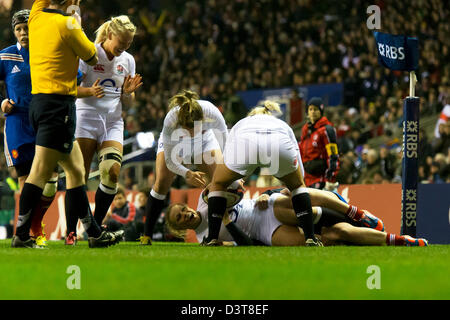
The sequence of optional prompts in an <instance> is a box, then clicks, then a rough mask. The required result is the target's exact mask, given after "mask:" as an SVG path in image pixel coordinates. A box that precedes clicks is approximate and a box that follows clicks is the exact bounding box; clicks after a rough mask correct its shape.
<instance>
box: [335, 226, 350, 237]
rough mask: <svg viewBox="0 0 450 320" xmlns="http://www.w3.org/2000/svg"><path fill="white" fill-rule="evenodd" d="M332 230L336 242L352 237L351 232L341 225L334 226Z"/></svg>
mask: <svg viewBox="0 0 450 320" xmlns="http://www.w3.org/2000/svg"><path fill="white" fill-rule="evenodd" d="M331 229H332V230H333V232H334V233H335V235H336V238H337V239H335V241H337V240H341V241H345V240H347V239H348V237H349V235H350V233H349V230H348V229H347V228H346V227H345V226H342V225H339V224H336V225H334V226H332V227H331Z"/></svg>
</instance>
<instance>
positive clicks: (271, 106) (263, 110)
mask: <svg viewBox="0 0 450 320" xmlns="http://www.w3.org/2000/svg"><path fill="white" fill-rule="evenodd" d="M282 113H283V112H281V109H280V104H278V103H276V102H275V101H272V100H266V101H264V102H263V105H262V106H257V107H255V108H253V109H252V110H251V111H250V112H249V113H248V115H247V117H251V116H256V115H261V114H268V115H274V114H282Z"/></svg>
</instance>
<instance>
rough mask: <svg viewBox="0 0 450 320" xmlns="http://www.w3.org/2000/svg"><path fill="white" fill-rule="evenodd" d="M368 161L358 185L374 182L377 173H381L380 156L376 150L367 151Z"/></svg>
mask: <svg viewBox="0 0 450 320" xmlns="http://www.w3.org/2000/svg"><path fill="white" fill-rule="evenodd" d="M366 159H367V160H366V162H365V166H364V168H363V169H362V171H361V176H360V177H359V179H358V181H357V183H367V182H368V181H372V179H373V177H374V175H375V173H376V172H381V166H380V161H379V155H378V152H377V151H376V150H375V149H369V150H368V151H367V158H366Z"/></svg>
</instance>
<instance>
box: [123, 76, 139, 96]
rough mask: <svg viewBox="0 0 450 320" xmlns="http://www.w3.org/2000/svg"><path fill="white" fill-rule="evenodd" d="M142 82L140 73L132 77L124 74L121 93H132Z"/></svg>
mask: <svg viewBox="0 0 450 320" xmlns="http://www.w3.org/2000/svg"><path fill="white" fill-rule="evenodd" d="M143 84H144V83H143V82H142V77H141V75H140V74H137V73H136V75H135V76H134V77H131V76H126V77H125V80H124V81H123V86H122V93H123V94H132V93H133V92H135V91H136V90H137V89H139V88H140V87H141V86H142V85H143Z"/></svg>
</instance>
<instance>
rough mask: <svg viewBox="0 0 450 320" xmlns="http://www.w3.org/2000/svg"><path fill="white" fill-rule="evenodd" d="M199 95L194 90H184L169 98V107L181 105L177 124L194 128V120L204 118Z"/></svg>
mask: <svg viewBox="0 0 450 320" xmlns="http://www.w3.org/2000/svg"><path fill="white" fill-rule="evenodd" d="M199 98H200V97H199V95H198V94H197V93H196V92H194V91H189V90H183V91H182V92H181V93H178V94H176V95H175V96H173V97H172V98H170V100H169V109H172V108H174V107H176V106H179V107H180V109H179V110H178V116H177V125H178V126H181V127H184V128H193V127H194V121H202V120H203V109H202V107H201V106H200V104H199V103H198V102H197V100H198V99H199Z"/></svg>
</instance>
